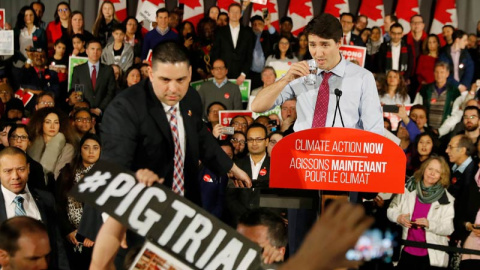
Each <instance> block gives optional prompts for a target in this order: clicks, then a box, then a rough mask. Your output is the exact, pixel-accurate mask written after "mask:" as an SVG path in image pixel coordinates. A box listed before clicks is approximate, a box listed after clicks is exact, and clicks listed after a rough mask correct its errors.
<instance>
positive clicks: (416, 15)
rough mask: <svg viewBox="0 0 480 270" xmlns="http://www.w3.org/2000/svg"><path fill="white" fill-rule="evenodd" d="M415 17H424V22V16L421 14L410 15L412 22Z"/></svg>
mask: <svg viewBox="0 0 480 270" xmlns="http://www.w3.org/2000/svg"><path fill="white" fill-rule="evenodd" d="M415 17H419V18H420V19H422V22H423V17H422V16H421V15H420V14H415V15H413V16H412V17H410V23H411V22H412V21H413V18H415Z"/></svg>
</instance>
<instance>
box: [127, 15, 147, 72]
mask: <svg viewBox="0 0 480 270" xmlns="http://www.w3.org/2000/svg"><path fill="white" fill-rule="evenodd" d="M123 25H124V26H125V43H128V44H130V46H132V48H133V57H134V59H133V63H134V64H138V63H141V62H142V59H141V58H140V57H141V54H142V44H143V36H142V26H141V25H140V24H139V23H138V21H137V19H136V18H135V17H134V16H130V17H128V18H126V19H125V20H124V21H123Z"/></svg>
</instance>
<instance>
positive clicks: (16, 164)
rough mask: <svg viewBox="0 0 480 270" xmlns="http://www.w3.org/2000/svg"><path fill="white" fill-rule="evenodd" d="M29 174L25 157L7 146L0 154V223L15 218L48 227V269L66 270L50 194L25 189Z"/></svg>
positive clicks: (64, 254)
mask: <svg viewBox="0 0 480 270" xmlns="http://www.w3.org/2000/svg"><path fill="white" fill-rule="evenodd" d="M29 171H30V170H29V164H28V163H27V158H26V155H25V153H24V152H23V151H22V150H21V149H19V148H16V147H7V148H5V149H4V150H2V151H1V152H0V180H1V184H2V185H1V191H2V192H0V222H3V221H5V220H7V219H9V218H12V217H15V216H29V217H32V218H35V219H37V220H41V221H42V222H43V223H44V224H45V226H46V227H47V228H48V237H49V238H50V246H51V248H52V253H51V266H53V268H55V269H56V268H58V269H70V267H69V264H68V260H67V256H66V253H65V249H64V247H63V239H62V238H61V236H60V231H59V229H58V225H57V220H56V214H55V212H56V211H55V200H54V198H53V195H51V194H50V193H48V192H46V191H42V190H37V189H35V188H28V187H27V181H28V174H29Z"/></svg>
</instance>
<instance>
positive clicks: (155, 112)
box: [92, 42, 251, 269]
mask: <svg viewBox="0 0 480 270" xmlns="http://www.w3.org/2000/svg"><path fill="white" fill-rule="evenodd" d="M148 73H149V79H147V80H144V81H142V82H140V83H139V84H137V85H136V86H135V87H133V88H129V89H128V90H127V91H124V92H122V93H121V94H120V95H118V96H117V97H116V98H115V99H114V100H113V102H112V103H111V104H110V105H109V107H108V109H107V110H106V112H105V115H104V117H103V124H102V127H101V137H102V143H103V149H102V157H101V158H102V159H103V160H109V161H112V162H115V163H117V164H119V165H121V166H124V167H125V168H128V169H130V170H133V171H137V173H136V176H137V179H138V180H139V181H141V182H142V183H145V184H146V185H151V184H152V183H153V182H155V181H157V182H163V184H164V185H166V186H168V187H171V188H172V190H173V191H174V192H176V193H177V194H179V195H183V196H184V197H185V198H187V199H189V200H191V201H192V202H194V203H197V204H198V205H201V194H200V184H199V181H198V180H197V179H198V161H199V160H201V161H202V163H203V164H204V165H205V166H207V167H208V168H210V169H211V170H213V171H214V172H215V173H216V174H217V175H223V174H225V173H227V172H228V171H229V170H230V171H231V172H232V173H233V175H234V177H236V178H237V179H238V180H236V181H237V183H238V182H241V183H239V185H245V186H247V187H250V186H251V180H250V178H249V177H248V175H247V174H246V173H245V172H244V171H242V170H241V169H240V168H238V167H237V166H236V165H235V164H234V163H233V162H232V160H231V159H230V158H228V156H227V155H226V154H225V152H224V151H223V150H222V149H221V148H220V146H219V145H218V143H217V142H216V140H215V138H214V137H213V136H212V134H211V133H210V132H208V130H207V128H206V125H205V124H204V123H203V121H202V105H201V104H202V102H201V99H200V96H199V95H198V93H197V91H196V90H195V89H193V88H189V83H190V79H191V76H192V67H191V65H190V63H189V60H188V56H187V54H186V52H185V51H184V49H182V47H180V45H178V44H176V43H174V42H166V43H161V44H159V45H158V46H157V47H155V49H154V50H153V53H152V66H151V67H149V68H148ZM112 223H113V224H114V226H113V227H114V228H116V229H113V230H108V231H107V230H103V231H104V232H105V233H106V234H107V235H106V234H102V231H101V232H100V234H99V236H98V237H97V241H96V245H97V246H96V249H95V250H94V255H93V258H92V267H98V269H105V268H106V267H107V266H108V265H109V264H110V263H111V261H110V260H111V259H112V258H113V256H114V254H115V252H116V250H117V249H118V247H119V244H120V240H121V239H120V238H121V237H117V236H118V235H117V234H115V235H108V234H113V233H114V232H115V231H117V229H118V230H120V231H122V230H123V231H125V228H122V226H121V225H120V224H119V223H118V222H116V221H115V220H112V219H111V218H109V219H108V220H107V221H106V223H105V224H104V226H106V227H109V226H110V225H111V224H112ZM104 237H106V238H108V239H110V240H108V241H103V240H102V239H105V238H104ZM112 237H113V238H114V239H116V240H118V241H112ZM129 246H130V245H129Z"/></svg>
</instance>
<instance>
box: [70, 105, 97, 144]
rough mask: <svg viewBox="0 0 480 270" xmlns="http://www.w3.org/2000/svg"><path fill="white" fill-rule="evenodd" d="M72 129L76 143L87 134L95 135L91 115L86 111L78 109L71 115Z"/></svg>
mask: <svg viewBox="0 0 480 270" xmlns="http://www.w3.org/2000/svg"><path fill="white" fill-rule="evenodd" d="M73 127H74V128H75V129H74V130H75V133H76V134H75V135H76V138H77V140H78V141H80V140H81V139H82V137H83V136H84V135H85V134H87V133H88V132H91V133H95V130H93V132H92V129H93V127H94V123H93V118H92V114H91V113H90V112H89V111H88V110H87V109H79V110H78V111H76V112H75V114H74V115H73Z"/></svg>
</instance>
